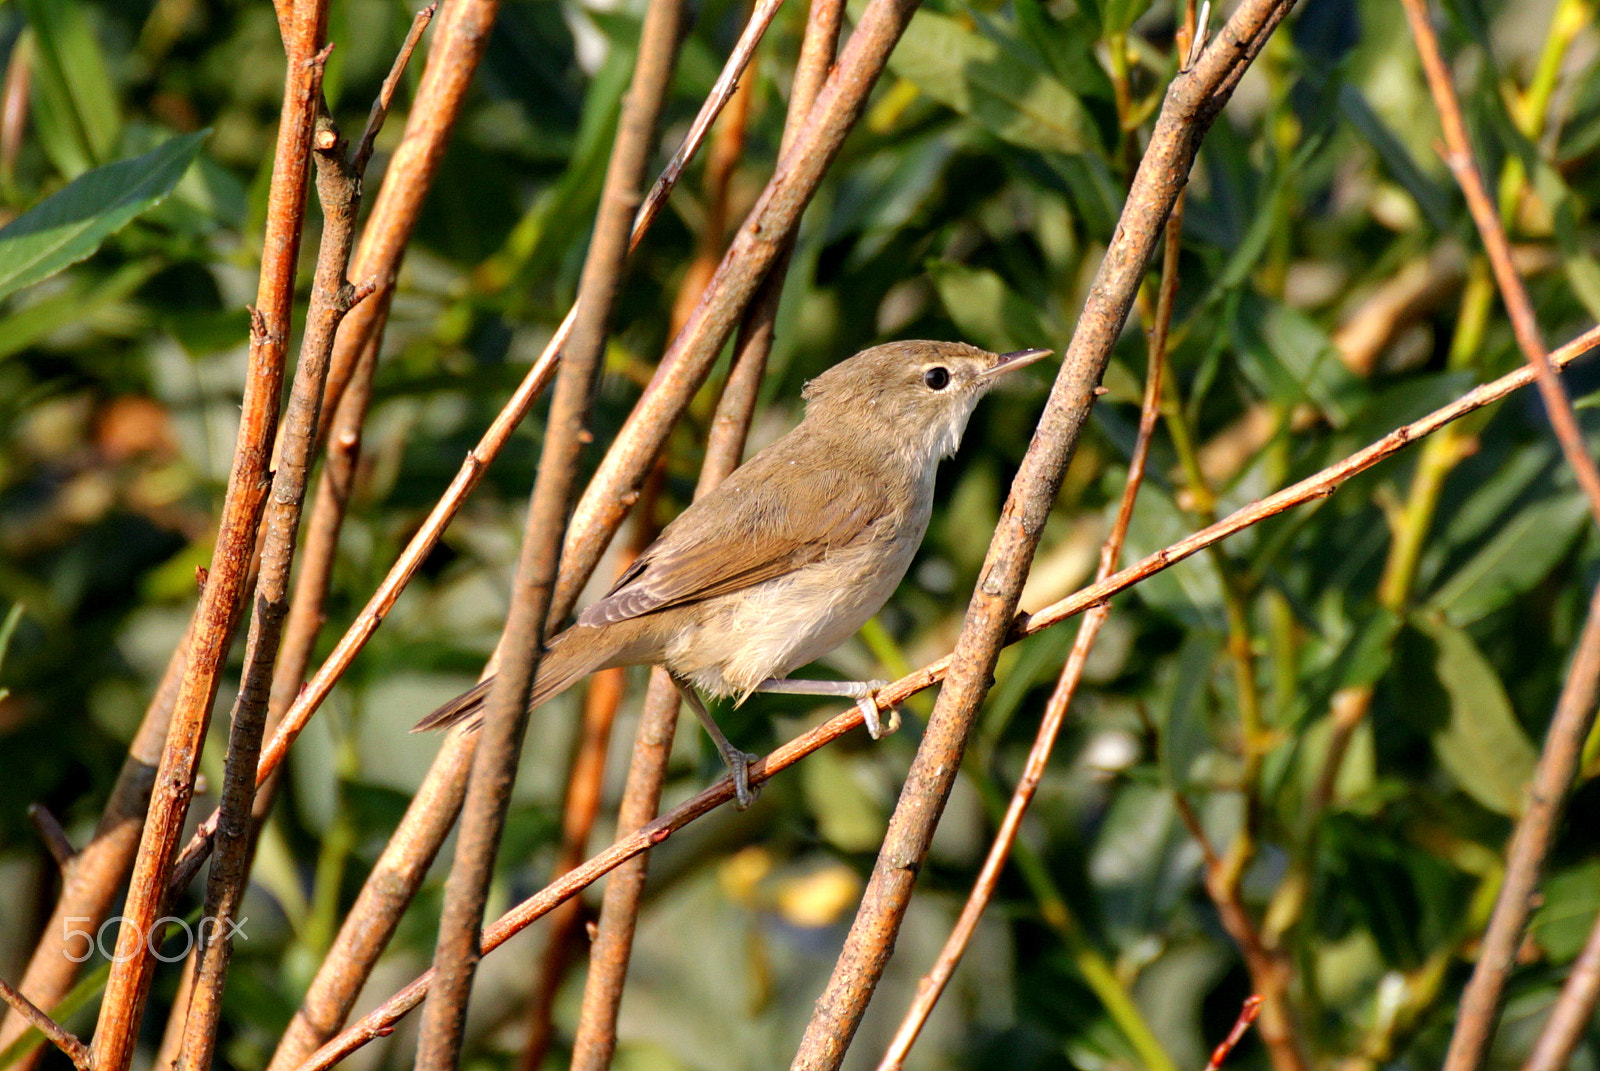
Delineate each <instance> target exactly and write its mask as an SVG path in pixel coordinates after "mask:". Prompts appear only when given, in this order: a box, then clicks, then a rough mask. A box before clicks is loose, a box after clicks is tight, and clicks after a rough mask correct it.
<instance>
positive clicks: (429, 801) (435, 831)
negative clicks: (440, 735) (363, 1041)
mask: <svg viewBox="0 0 1600 1071" xmlns="http://www.w3.org/2000/svg"><path fill="white" fill-rule="evenodd" d="M476 743H477V736H476V734H472V733H465V732H461V731H456V732H452V733H450V734H448V735H447V736H446V737H445V742H444V745H443V746H442V747H440V749H439V754H438V756H437V757H436V758H435V759H434V761H433V765H432V766H431V767H429V769H428V774H427V776H426V777H424V778H423V780H422V784H421V785H420V786H419V787H418V788H417V794H416V795H415V796H413V797H412V798H411V803H410V804H409V805H408V806H407V807H406V813H405V817H403V818H402V819H401V820H400V824H399V826H398V827H397V828H396V829H395V832H394V835H393V836H392V837H390V838H389V843H388V844H386V845H385V846H384V849H383V854H382V855H380V856H379V857H378V861H377V862H376V863H375V864H374V865H373V867H372V873H371V874H369V875H368V876H367V880H366V881H365V882H364V883H363V884H362V886H361V892H360V894H359V895H358V896H357V897H356V902H355V903H354V904H353V905H351V907H350V912H349V914H348V915H346V916H345V920H344V924H343V925H342V926H340V927H339V934H338V936H337V937H335V938H334V940H333V944H332V946H331V947H330V948H329V949H328V952H327V954H326V955H325V956H323V957H322V963H321V965H320V966H319V967H318V968H317V974H316V977H315V978H313V979H312V980H311V985H310V987H309V988H308V989H307V990H306V995H305V999H304V1000H302V1001H301V1002H300V1007H299V1009H298V1010H297V1011H296V1012H295V1013H294V1018H293V1019H291V1020H290V1021H289V1027H288V1029H287V1030H285V1031H284V1033H283V1037H282V1038H280V1039H279V1040H278V1048H277V1050H276V1051H275V1052H274V1053H273V1054H272V1061H271V1062H270V1063H269V1064H268V1065H267V1071H289V1069H291V1068H294V1067H297V1066H299V1065H300V1064H301V1063H302V1062H304V1061H305V1060H306V1059H307V1058H308V1057H309V1056H310V1055H311V1054H312V1053H313V1052H315V1051H316V1050H317V1047H318V1046H320V1045H322V1044H323V1043H324V1042H326V1041H327V1040H328V1039H329V1038H331V1037H332V1036H333V1035H334V1034H336V1033H338V1031H339V1028H340V1027H342V1026H344V1024H345V1021H346V1020H347V1019H348V1018H349V1016H350V1009H351V1008H352V1007H354V1006H355V1002H356V997H357V996H359V995H360V993H361V986H362V985H363V984H364V983H365V982H366V980H367V978H368V977H369V976H370V975H371V974H372V968H373V965H374V964H376V963H377V961H378V957H379V956H380V955H381V954H382V953H383V950H384V948H385V947H386V946H387V945H388V943H389V938H390V937H392V936H394V931H395V928H396V927H398V926H399V925H400V916H401V915H403V914H404V913H405V909H406V906H407V905H408V904H410V903H411V898H412V897H413V896H414V895H415V894H416V891H417V887H418V886H419V885H421V884H422V880H423V878H425V877H427V874H428V867H429V866H431V865H432V864H433V860H434V856H435V855H437V854H438V851H439V846H440V845H441V844H443V843H444V838H445V836H446V835H447V834H448V833H449V832H450V827H451V826H453V825H455V821H456V815H457V814H458V813H459V812H460V810H461V797H462V796H463V795H464V794H465V793H466V788H467V772H468V770H469V769H470V768H471V766H472V750H473V747H474V745H476Z"/></svg>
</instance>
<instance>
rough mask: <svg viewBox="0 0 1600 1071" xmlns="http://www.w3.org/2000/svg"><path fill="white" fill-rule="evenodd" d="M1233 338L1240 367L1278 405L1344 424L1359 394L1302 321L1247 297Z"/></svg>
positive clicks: (1317, 331)
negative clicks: (1308, 407)
mask: <svg viewBox="0 0 1600 1071" xmlns="http://www.w3.org/2000/svg"><path fill="white" fill-rule="evenodd" d="M1233 336H1234V343H1235V345H1236V346H1237V348H1238V351H1239V360H1240V367H1241V368H1242V369H1244V370H1245V371H1246V372H1247V373H1250V374H1251V376H1252V378H1254V379H1255V380H1256V381H1257V385H1258V386H1259V387H1260V388H1261V390H1262V391H1263V392H1264V393H1266V394H1267V395H1268V396H1269V397H1271V398H1272V399H1273V400H1275V401H1277V402H1280V403H1282V404H1284V405H1295V404H1298V403H1300V402H1302V401H1309V402H1311V403H1312V404H1313V405H1315V406H1316V407H1317V409H1318V410H1320V411H1321V413H1322V414H1323V415H1324V416H1325V417H1327V419H1328V422H1329V423H1331V424H1332V425H1333V426H1334V427H1336V428H1337V427H1343V426H1344V425H1345V424H1347V423H1349V421H1350V417H1351V415H1352V413H1353V412H1354V411H1355V410H1356V408H1357V406H1358V402H1359V400H1360V399H1362V398H1363V397H1364V395H1365V390H1364V389H1363V387H1362V385H1361V383H1360V382H1359V381H1358V380H1357V379H1356V378H1355V376H1354V375H1352V374H1351V373H1350V371H1349V370H1348V369H1347V368H1345V366H1344V364H1343V363H1342V362H1341V361H1340V360H1339V356H1338V351H1337V350H1335V349H1334V346H1333V343H1332V341H1331V340H1329V338H1328V336H1327V334H1326V333H1325V332H1323V330H1322V329H1321V328H1320V327H1318V326H1317V325H1316V323H1315V322H1314V321H1312V320H1311V319H1310V318H1309V317H1308V316H1306V315H1305V314H1304V313H1301V312H1297V311H1295V310H1294V309H1291V308H1289V307H1288V306H1286V305H1280V304H1277V303H1275V302H1268V301H1266V300H1265V299H1263V298H1262V297H1261V296H1260V295H1258V294H1255V293H1253V292H1247V293H1245V294H1243V295H1242V296H1241V300H1240V302H1239V307H1238V314H1237V315H1236V316H1235V317H1234V321H1233Z"/></svg>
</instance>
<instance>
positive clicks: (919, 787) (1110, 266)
mask: <svg viewBox="0 0 1600 1071" xmlns="http://www.w3.org/2000/svg"><path fill="white" fill-rule="evenodd" d="M1291 6H1292V0H1247V2H1245V3H1243V4H1241V5H1240V6H1239V7H1238V8H1237V9H1236V10H1235V11H1234V14H1233V16H1232V18H1230V19H1229V20H1228V22H1227V24H1226V25H1225V26H1223V27H1222V29H1221V31H1220V32H1219V33H1218V35H1217V38H1216V40H1214V41H1213V42H1212V43H1211V44H1210V46H1209V47H1207V48H1206V49H1205V51H1204V52H1203V53H1201V54H1200V56H1199V57H1198V59H1197V61H1196V62H1195V64H1194V66H1193V67H1191V68H1189V69H1187V70H1185V71H1182V72H1180V73H1179V74H1178V75H1177V77H1176V78H1175V79H1174V80H1173V82H1172V85H1171V86H1170V87H1169V89H1168V91H1167V97H1166V101H1165V102H1164V104H1163V105H1162V109H1161V114H1160V115H1159V116H1158V117H1157V119H1156V125H1155V129H1154V131H1153V133H1152V134H1151V138H1150V144H1149V147H1148V148H1147V150H1146V151H1145V155H1144V158H1143V160H1142V161H1141V163H1140V165H1139V170H1138V172H1137V174H1136V175H1135V176H1134V180H1133V184H1132V186H1131V188H1130V190H1129V195H1128V200H1127V204H1126V206H1125V207H1124V209H1123V212H1122V217H1121V220H1120V221H1119V223H1118V226H1117V230H1116V233H1115V235H1114V236H1113V238H1112V240H1111V244H1110V245H1109V246H1108V247H1107V249H1106V253H1105V256H1104V259H1103V260H1102V261H1101V263H1100V268H1099V271H1098V273H1097V274H1096V277H1095V282H1094V285H1093V286H1092V288H1091V289H1090V292H1089V297H1088V301H1087V302H1086V304H1085V307H1084V310H1083V313H1082V314H1081V315H1080V317H1079V319H1078V325H1077V329H1076V330H1075V331H1074V333H1073V338H1072V342H1071V344H1070V345H1069V346H1068V348H1067V353H1066V357H1065V359H1064V360H1063V361H1062V366H1061V371H1060V373H1059V374H1058V375H1057V378H1056V384H1055V387H1054V389H1052V391H1051V393H1050V399H1049V401H1048V402H1046V405H1045V411H1044V413H1043V415H1042V416H1041V418H1040V421H1039V426H1038V430H1037V431H1036V432H1035V434H1034V438H1033V442H1032V443H1031V444H1030V445H1029V447H1028V453H1027V454H1026V455H1025V456H1024V457H1023V460H1022V465H1021V468H1020V469H1019V471H1018V473H1017V476H1016V478H1015V480H1014V481H1013V482H1012V489H1011V494H1010V495H1009V496H1008V498H1007V500H1006V505H1005V507H1004V509H1003V511H1002V513H1001V516H1000V522H999V524H998V526H997V527H996V529H995V537H994V540H993V541H992V542H991V544H990V547H989V553H988V556H987V557H986V559H985V561H984V565H983V569H982V571H981V572H980V574H979V580H978V585H977V588H976V590H975V591H974V592H973V595H972V601H971V602H970V603H969V605H968V609H967V617H966V622H965V624H964V625H963V627H962V630H961V636H960V637H959V638H958V640H957V641H956V647H955V650H954V652H953V653H952V655H951V673H950V675H949V676H948V677H947V679H946V681H945V686H944V687H943V688H942V689H941V690H940V693H939V699H938V701H937V703H935V705H934V710H933V714H932V715H931V716H930V717H929V719H928V726H927V730H926V732H925V733H924V735H923V738H922V742H921V744H920V746H919V747H918V749H917V755H916V758H915V759H913V760H912V764H911V768H910V770H909V771H908V773H907V775H906V781H905V786H904V788H903V789H902V790H901V793H900V799H899V802H898V803H897V805H896V807H895V810H894V813H893V815H892V816H891V817H890V819H889V828H888V831H887V833H886V834H885V836H884V842H883V847H882V849H881V850H880V852H879V854H878V860H877V862H876V864H875V865H874V867H873V870H872V876H871V878H870V879H869V881H868V884H867V889H866V891H865V893H864V894H863V895H862V902H861V907H860V909H859V910H858V912H857V914H856V918H855V921H854V923H853V924H852V925H851V928H850V933H849V935H848V936H847V937H846V938H845V945H844V949H843V950H842V951H841V953H840V956H839V959H838V961H837V962H836V963H835V966H834V971H833V976H832V977H831V978H830V979H829V981H828V984H827V986H826V988H825V989H824V991H823V993H822V996H821V997H820V998H819V999H818V1001H817V1009H816V1012H815V1014H814V1015H813V1016H812V1018H811V1021H810V1023H809V1024H808V1025H807V1027H806V1031H805V1036H804V1037H803V1038H802V1040H801V1042H800V1047H799V1050H798V1051H797V1053H796V1055H795V1059H794V1062H793V1064H792V1066H793V1067H794V1068H795V1069H796V1071H800V1069H815V1071H821V1069H831V1068H836V1067H838V1066H839V1063H840V1061H842V1060H843V1058H844V1054H845V1051H846V1050H847V1049H848V1048H849V1045H850V1041H851V1039H852V1038H853V1037H854V1035H855V1031H856V1028H857V1027H858V1026H859V1025H860V1023H861V1017H862V1015H863V1014H865V1011H866V1005H867V1002H868V1000H869V999H870V997H871V994H872V992H873V990H874V988H875V987H876V984H877V981H878V979H879V978H880V977H882V973H883V970H884V968H885V966H886V965H887V963H888V958H889V954H890V950H891V949H892V948H893V945H894V939H895V936H896V934H897V933H898V932H899V928H900V923H901V921H902V919H903V918H904V915H905V911H906V909H907V907H908V906H909V904H910V898H911V892H912V889H913V886H914V884H915V876H916V873H917V871H918V869H919V868H920V866H921V863H922V860H923V859H924V857H925V856H926V854H927V851H928V847H929V845H930V844H931V842H932V838H933V830H934V827H935V826H936V825H937V824H938V820H939V816H940V815H941V814H942V812H943V810H944V804H945V801H946V799H947V798H948V797H949V793H950V790H951V788H952V787H953V785H954V783H955V777H956V772H957V770H958V769H959V767H960V765H961V756H962V753H963V752H964V751H965V748H966V742H967V738H968V736H969V735H970V733H971V730H972V727H973V725H974V724H975V722H976V719H977V714H978V708H979V707H980V706H981V704H982V702H983V700H984V698H985V696H986V695H987V694H988V690H989V681H990V679H991V674H992V672H993V669H994V665H995V661H996V659H997V658H998V657H999V652H1000V648H1001V647H1002V646H1003V645H1004V643H1005V640H1006V636H1007V635H1008V633H1009V632H1010V631H1011V625H1012V619H1013V616H1014V614H1015V612H1016V606H1017V600H1018V599H1019V598H1020V596H1021V593H1022V584H1023V582H1024V581H1025V580H1026V578H1027V574H1028V569H1029V566H1030V565H1031V562H1032V559H1033V553H1034V550H1035V549H1036V547H1037V546H1038V541H1039V537H1040V535H1041V533H1042V532H1043V529H1044V522H1045V518H1046V516H1047V515H1048V514H1049V510H1050V506H1051V503H1052V502H1053V501H1054V499H1055V495H1056V491H1057V490H1058V489H1059V488H1060V486H1061V481H1062V478H1063V477H1064V476H1065V474H1066V468H1067V464H1068V462H1069V461H1070V460H1071V457H1072V453H1073V449H1074V447H1075V446H1076V444H1077V437H1078V433H1079V431H1080V430H1081V428H1082V427H1083V424H1084V422H1085V421H1086V420H1087V419H1088V416H1089V411H1090V408H1091V407H1092V405H1093V402H1094V394H1095V387H1096V386H1098V384H1099V382H1100V377H1101V375H1102V373H1103V372H1104V370H1105V366H1106V362H1107V361H1108V360H1109V358H1110V355H1111V348H1112V346H1113V344H1114V343H1115V342H1116V339H1117V337H1118V335H1120V334H1121V331H1122V327H1123V324H1124V323H1125V322H1126V319H1127V315H1128V311H1129V309H1130V308H1131V307H1132V305H1133V300H1134V295H1135V292H1136V291H1137V289H1138V287H1139V285H1140V282H1141V281H1142V279H1143V278H1144V272H1145V268H1146V266H1147V265H1148V264H1149V262H1150V258H1151V256H1152V255H1153V254H1154V252H1155V248H1156V244H1157V242H1158V241H1159V240H1160V234H1161V228H1162V226H1163V224H1164V223H1165V221H1166V219H1167V215H1168V213H1169V212H1170V211H1171V209H1172V206H1173V204H1174V203H1175V201H1176V200H1177V196H1178V192H1179V190H1181V189H1182V188H1183V186H1184V184H1185V183H1186V181H1187V179H1188V173H1189V167H1190V165H1191V164H1192V162H1193V160H1194V154H1195V152H1196V151H1197V150H1198V149H1199V145H1200V140H1201V138H1203V137H1204V135H1205V132H1206V131H1207V130H1208V129H1209V127H1210V125H1211V122H1212V120H1213V119H1215V118H1216V116H1217V114H1218V112H1219V111H1220V110H1221V108H1222V106H1223V104H1225V103H1226V101H1227V99H1228V97H1229V96H1230V94H1231V92H1232V89H1233V86H1234V85H1236V84H1237V82H1238V79H1239V78H1240V77H1242V76H1243V73H1244V71H1245V70H1246V69H1247V68H1248V67H1249V65H1250V62H1251V60H1253V59H1254V58H1255V56H1256V54H1257V53H1258V52H1259V50H1260V49H1261V47H1262V46H1263V45H1264V44H1265V43H1266V40H1267V38H1268V37H1269V36H1270V35H1271V33H1272V31H1273V29H1274V28H1275V27H1276V26H1277V25H1278V23H1279V22H1280V21H1281V20H1282V19H1283V17H1284V16H1285V15H1286V14H1287V13H1288V11H1289V8H1290V7H1291Z"/></svg>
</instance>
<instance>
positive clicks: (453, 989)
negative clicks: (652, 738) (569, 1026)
mask: <svg viewBox="0 0 1600 1071" xmlns="http://www.w3.org/2000/svg"><path fill="white" fill-rule="evenodd" d="M683 18H684V13H683V2H682V0H651V3H650V5H649V7H648V8H647V9H646V12H645V18H644V26H643V28H642V29H641V31H640V38H639V49H638V55H637V58H636V59H635V63H634V69H633V77H632V79H631V80H630V83H629V87H628V92H627V95H626V96H625V97H624V98H623V106H622V115H621V117H620V118H619V120H618V123H617V135H616V140H615V143H614V145H613V148H612V152H611V160H610V163H609V165H608V167H607V169H606V178H605V185H604V186H603V188H602V190H601V195H600V209H599V212H598V214H597V216H596V219H595V226H594V234H593V236H592V238H591V240H590V243H589V253H588V256H587V258H586V259H585V261H584V266H583V274H582V276H581V278H580V280H579V285H578V298H577V301H576V307H577V315H576V317H575V319H574V322H573V327H572V338H571V340H570V341H569V342H568V344H567V345H566V346H565V347H564V349H563V351H562V357H561V371H560V373H559V374H558V376H557V378H556V386H555V394H554V397H553V398H552V400H551V403H550V417H549V421H548V424H547V426H546V429H545V436H544V447H543V450H542V451H541V453H540V457H539V474H538V476H537V477H536V479H535V482H534V489H533V500H532V502H531V504H530V505H529V508H528V519H527V526H526V528H525V530H524V533H523V537H522V550H521V553H520V555H519V556H518V560H517V572H516V578H515V581H514V585H513V588H512V592H511V606H510V610H509V612H508V614H507V617H506V627H505V631H504V634H503V636H502V639H501V644H500V653H501V658H500V666H499V671H498V672H497V673H496V674H495V677H494V683H493V684H492V685H491V686H490V689H489V695H488V699H487V701H486V702H485V704H484V715H483V728H482V729H481V731H480V734H479V740H478V746H477V751H476V754H475V755H474V756H473V764H472V774H471V777H470V778H469V779H468V781H467V797H466V801H465V802H464V803H463V805H462V812H461V826H460V833H459V837H458V840H457V841H456V852H455V858H454V861H453V863H452V865H451V867H450V876H449V878H448V879H447V881H446V883H445V899H444V914H443V917H442V918H441V919H440V920H439V939H438V944H437V945H436V946H435V950H434V957H433V962H434V967H435V969H436V970H437V972H438V978H439V985H437V986H436V987H435V988H434V989H433V990H432V991H431V992H430V993H429V996H428V1005H427V1008H426V1009H425V1010H424V1012H423V1017H422V1033H421V1038H420V1040H419V1041H418V1045H417V1068H418V1071H451V1069H453V1068H455V1067H456V1066H457V1065H458V1063H459V1061H460V1055H461V1046H462V1041H463V1035H464V1032H465V1027H466V1016H467V1001H468V999H469V997H470V996H471V992H472V981H473V978H474V975H475V973H476V970H477V965H478V960H479V959H480V958H481V956H482V953H481V951H480V950H479V948H478V938H479V930H480V929H481V927H482V925H483V911H484V905H485V902H486V901H487V899H488V893H489V881H490V878H491V877H492V876H493V871H494V861H495V857H496V855H497V853H498V851H499V845H500V835H501V832H502V830H503V829H504V826H505V816H506V811H507V809H508V808H509V807H510V804H511V786H512V784H513V782H514V781H515V779H516V770H517V761H518V759H519V758H520V756H521V753H522V738H523V733H524V731H525V730H526V728H527V723H528V697H529V695H530V694H531V693H532V690H533V682H534V676H535V673H536V672H537V670H538V667H539V661H540V655H541V653H542V651H543V647H544V638H545V629H546V618H547V616H549V614H550V598H551V593H552V591H553V590H554V588H555V583H556V575H557V572H558V570H559V569H560V566H561V537H562V535H563V534H564V532H565V521H566V516H567V507H568V504H569V502H570V501H571V498H572V492H573V489H574V487H575V485H576V483H577V477H578V462H579V459H580V458H581V456H582V452H583V446H584V443H585V442H587V441H589V440H590V439H591V438H592V436H590V435H589V433H588V430H587V427H586V425H587V421H588V419H589V407H590V403H591V401H592V399H593V395H594V389H595V384H596V382H597V380H598V379H599V373H600V365H601V362H600V356H601V353H602V351H603V349H604V346H605V338H606V330H607V327H608V325H609V323H610V320H611V313H612V309H613V307H614V306H615V304H616V296H617V291H618V290H619V288H620V284H621V279H622V269H623V266H624V264H625V263H626V262H627V258H628V244H629V243H628V239H629V237H630V235H631V233H632V230H633V227H632V224H633V218H634V213H635V211H636V209H637V206H638V204H639V200H640V197H641V196H642V187H643V185H644V179H645V169H646V167H647V166H648V165H649V159H650V154H651V152H652V151H653V149H654V147H655V142H656V127H657V124H658V122H659V120H660V117H661V110H662V106H663V102H664V101H665V98H666V92H667V86H668V84H669V83H670V81H671V79H672V71H673V67H674V64H675V62H676V60H677V50H678V44H679V38H680V31H681V28H682V26H683Z"/></svg>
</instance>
